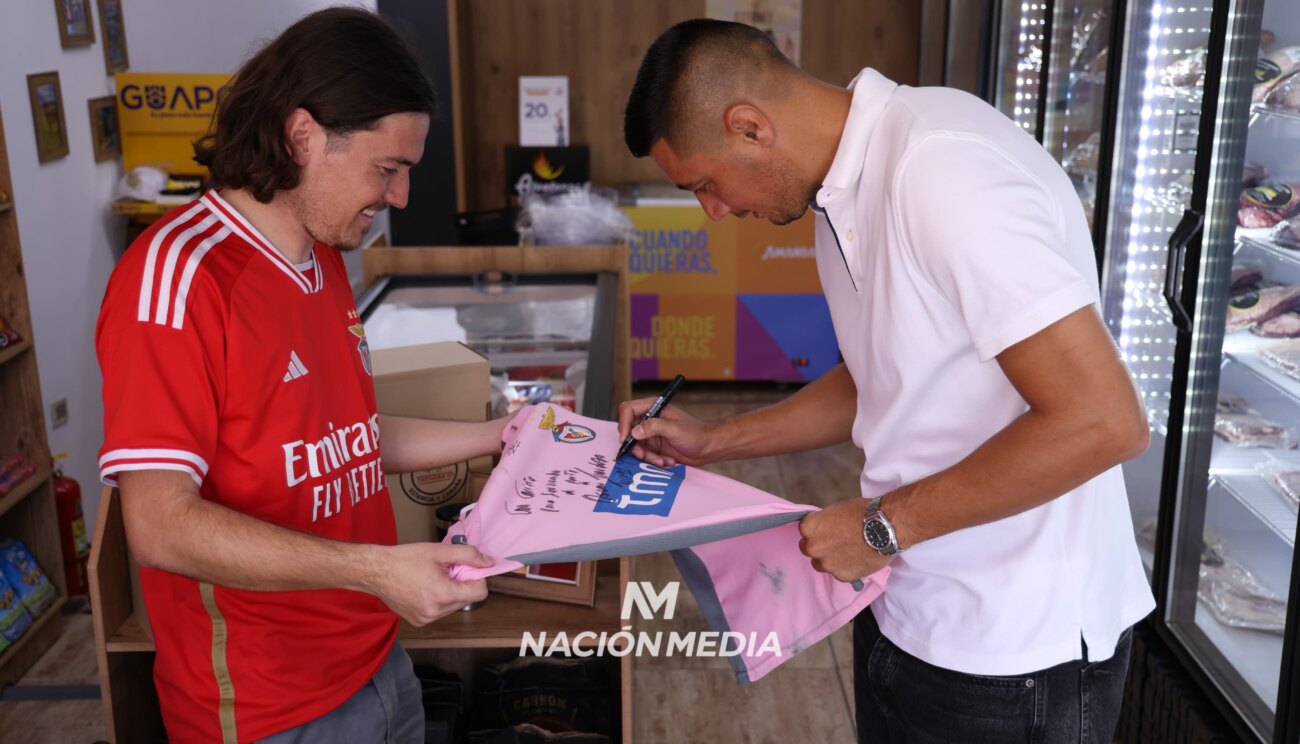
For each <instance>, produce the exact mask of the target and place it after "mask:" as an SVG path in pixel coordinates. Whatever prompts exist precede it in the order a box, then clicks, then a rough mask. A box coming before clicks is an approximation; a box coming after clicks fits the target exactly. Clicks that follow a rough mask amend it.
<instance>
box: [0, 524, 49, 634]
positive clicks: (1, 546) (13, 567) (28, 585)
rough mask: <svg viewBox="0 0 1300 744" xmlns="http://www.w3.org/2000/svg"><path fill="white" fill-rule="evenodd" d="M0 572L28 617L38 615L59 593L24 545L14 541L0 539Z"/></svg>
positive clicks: (47, 607)
mask: <svg viewBox="0 0 1300 744" xmlns="http://www.w3.org/2000/svg"><path fill="white" fill-rule="evenodd" d="M0 573H3V574H4V577H5V579H6V580H8V581H9V585H10V586H12V587H13V588H14V591H16V592H17V593H18V597H19V599H21V600H22V603H23V605H24V606H26V607H27V611H28V612H30V613H32V617H40V616H41V615H42V614H43V613H44V612H45V611H46V610H47V609H49V607H50V605H52V604H54V600H55V599H56V598H58V596H59V592H58V590H57V589H55V588H54V585H53V584H51V583H50V580H49V579H48V578H46V576H45V572H43V571H41V567H40V566H39V565H37V563H36V559H35V558H33V557H32V554H31V552H30V551H28V550H27V546H25V545H23V544H22V543H20V542H18V541H17V540H0Z"/></svg>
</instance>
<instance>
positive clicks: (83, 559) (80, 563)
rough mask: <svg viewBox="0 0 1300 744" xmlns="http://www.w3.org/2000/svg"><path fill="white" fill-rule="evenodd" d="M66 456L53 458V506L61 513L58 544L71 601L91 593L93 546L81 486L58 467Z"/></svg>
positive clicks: (60, 455)
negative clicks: (88, 576)
mask: <svg viewBox="0 0 1300 744" xmlns="http://www.w3.org/2000/svg"><path fill="white" fill-rule="evenodd" d="M67 456H68V453H67V452H60V453H59V454H57V455H55V456H54V460H55V463H54V503H55V505H56V506H57V508H58V512H59V542H61V543H62V544H63V570H64V572H65V575H66V578H67V582H68V596H70V597H71V596H75V595H78V594H88V593H89V592H90V584H89V583H88V581H87V579H86V565H87V563H88V562H89V560H90V542H89V541H88V540H87V539H86V518H85V516H83V515H82V512H81V486H79V485H77V482H76V481H75V480H73V479H71V478H69V477H68V476H66V475H64V474H63V471H62V470H60V469H59V466H58V461H59V460H62V459H63V458H65V457H67Z"/></svg>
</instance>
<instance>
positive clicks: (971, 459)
mask: <svg viewBox="0 0 1300 744" xmlns="http://www.w3.org/2000/svg"><path fill="white" fill-rule="evenodd" d="M1144 448H1145V439H1144V438H1143V437H1141V436H1139V435H1137V434H1135V433H1134V432H1133V427H1132V425H1131V424H1129V423H1128V422H1127V421H1126V420H1125V419H1123V418H1122V417H1117V416H1093V417H1079V418H1077V419H1071V418H1068V417H1060V416H1051V415H1048V414H1044V413H1040V412H1036V411H1032V410H1031V411H1028V412H1026V413H1024V414H1023V415H1021V416H1020V417H1019V418H1017V419H1016V420H1015V421H1013V422H1011V423H1010V424H1009V425H1008V426H1007V427H1006V428H1004V429H1003V430H1002V431H1000V432H998V433H997V434H996V435H994V436H993V437H992V438H990V439H989V440H988V441H987V442H985V443H984V444H983V445H981V446H980V447H979V448H977V449H976V450H975V451H974V452H972V453H971V454H970V455H969V456H967V457H966V458H965V459H964V460H962V461H961V462H959V463H957V464H956V465H953V466H952V467H950V468H948V469H946V470H942V471H940V472H938V473H935V474H934V475H931V476H929V477H927V478H923V479H921V480H919V481H917V482H915V483H912V484H911V485H907V486H903V487H902V488H899V489H897V490H895V491H893V492H892V493H890V494H889V495H888V496H887V497H886V498H885V501H884V504H885V506H884V510H885V515H886V516H888V517H889V519H890V521H891V522H893V524H894V528H895V530H896V531H897V533H898V540H899V544H900V545H901V546H902V547H904V548H907V547H909V546H911V545H913V544H915V543H918V542H922V541H924V540H930V539H933V538H935V537H939V536H941V535H945V534H948V533H949V532H955V531H956V530H959V529H963V528H966V527H973V526H976V525H981V524H986V523H988V522H993V521H996V520H999V519H1004V518H1006V517H1010V516H1013V515H1016V514H1019V513H1021V512H1024V511H1028V510H1029V509H1033V508H1034V507H1037V506H1041V505H1042V504H1045V503H1047V502H1048V501H1051V500H1052V499H1054V498H1057V497H1058V496H1061V495H1062V494H1065V493H1067V492H1069V491H1071V490H1073V489H1075V488H1078V487H1079V486H1080V485H1082V484H1084V483H1085V482H1087V481H1089V480H1091V479H1092V478H1094V477H1096V476H1097V475H1098V474H1100V473H1102V472H1105V471H1106V470H1109V469H1110V468H1112V467H1114V466H1115V465H1118V464H1120V463H1122V462H1124V461H1126V460H1128V459H1131V458H1132V457H1135V456H1136V455H1137V454H1139V453H1140V452H1141V451H1142V449H1144Z"/></svg>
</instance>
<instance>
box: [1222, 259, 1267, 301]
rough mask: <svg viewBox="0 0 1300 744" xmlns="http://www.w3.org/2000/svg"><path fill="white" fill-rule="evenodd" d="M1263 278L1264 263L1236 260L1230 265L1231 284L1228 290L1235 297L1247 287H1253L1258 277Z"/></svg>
mask: <svg viewBox="0 0 1300 744" xmlns="http://www.w3.org/2000/svg"><path fill="white" fill-rule="evenodd" d="M1263 278H1264V265H1263V264H1262V263H1260V262H1259V261H1238V262H1236V263H1234V264H1233V265H1232V286H1231V287H1230V288H1229V291H1231V292H1232V295H1233V296H1234V297H1235V296H1237V295H1239V294H1241V293H1242V292H1245V291H1246V290H1248V289H1255V285H1256V284H1258V283H1259V280H1260V279H1263Z"/></svg>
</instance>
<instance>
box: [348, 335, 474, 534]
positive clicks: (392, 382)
mask: <svg viewBox="0 0 1300 744" xmlns="http://www.w3.org/2000/svg"><path fill="white" fill-rule="evenodd" d="M370 355H371V358H372V360H373V362H374V369H375V395H376V399H377V402H378V406H379V412H380V413H382V414H388V415H393V416H410V417H412V418H424V419H438V420H442V421H484V420H486V418H487V406H488V361H487V359H486V358H485V357H483V355H481V354H479V353H478V352H476V351H474V350H473V349H471V348H469V347H468V346H465V345H464V344H460V343H456V342H453V341H447V342H441V343H434V344H420V345H418V346H399V347H396V348H392V349H379V350H374V351H371V352H370ZM380 441H381V442H382V441H383V433H382V432H381V433H380ZM469 473H470V463H469V462H458V463H454V464H451V465H447V466H445V467H441V468H436V469H434V470H425V471H420V472H416V473H401V474H396V473H394V474H389V475H388V494H389V497H390V498H391V499H392V502H393V512H394V514H395V515H396V517H397V541H398V542H400V543H410V542H427V541H431V540H433V539H434V538H435V535H434V524H433V511H434V509H436V508H437V507H439V506H442V505H443V504H453V503H466V502H468V501H469V500H470V490H469V480H470V478H469Z"/></svg>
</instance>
